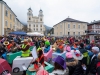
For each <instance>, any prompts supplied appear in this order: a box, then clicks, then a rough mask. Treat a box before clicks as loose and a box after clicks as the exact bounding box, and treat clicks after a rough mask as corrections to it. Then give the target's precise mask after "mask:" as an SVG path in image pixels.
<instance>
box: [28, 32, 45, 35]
mask: <svg viewBox="0 0 100 75" xmlns="http://www.w3.org/2000/svg"><path fill="white" fill-rule="evenodd" d="M27 35H29V36H44V34H41V33H39V32H29V33H27Z"/></svg>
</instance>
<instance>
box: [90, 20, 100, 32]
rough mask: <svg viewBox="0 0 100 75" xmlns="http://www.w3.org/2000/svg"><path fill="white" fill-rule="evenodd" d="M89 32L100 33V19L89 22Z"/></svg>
mask: <svg viewBox="0 0 100 75" xmlns="http://www.w3.org/2000/svg"><path fill="white" fill-rule="evenodd" d="M88 31H89V33H98V34H100V21H94V22H91V23H89V24H88Z"/></svg>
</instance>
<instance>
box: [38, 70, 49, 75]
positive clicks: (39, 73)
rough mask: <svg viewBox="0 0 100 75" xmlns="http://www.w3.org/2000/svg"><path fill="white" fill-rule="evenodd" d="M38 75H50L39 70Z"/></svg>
mask: <svg viewBox="0 0 100 75" xmlns="http://www.w3.org/2000/svg"><path fill="white" fill-rule="evenodd" d="M36 75H49V73H48V72H47V71H46V70H39V71H38V72H37V73H36Z"/></svg>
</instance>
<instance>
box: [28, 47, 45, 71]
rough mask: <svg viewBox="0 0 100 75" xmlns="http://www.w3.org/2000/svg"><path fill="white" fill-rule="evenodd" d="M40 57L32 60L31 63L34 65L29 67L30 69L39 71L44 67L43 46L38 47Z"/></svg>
mask: <svg viewBox="0 0 100 75" xmlns="http://www.w3.org/2000/svg"><path fill="white" fill-rule="evenodd" d="M37 54H38V58H37V59H36V60H35V61H32V62H31V64H33V65H34V67H33V68H28V70H29V71H37V70H39V69H40V67H44V54H43V51H42V49H41V48H38V49H37Z"/></svg>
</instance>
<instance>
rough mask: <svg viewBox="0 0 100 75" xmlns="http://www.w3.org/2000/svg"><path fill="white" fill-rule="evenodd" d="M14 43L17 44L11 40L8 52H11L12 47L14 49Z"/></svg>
mask: <svg viewBox="0 0 100 75" xmlns="http://www.w3.org/2000/svg"><path fill="white" fill-rule="evenodd" d="M14 43H15V42H14V40H10V42H9V45H7V51H8V52H11V47H13V45H14Z"/></svg>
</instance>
